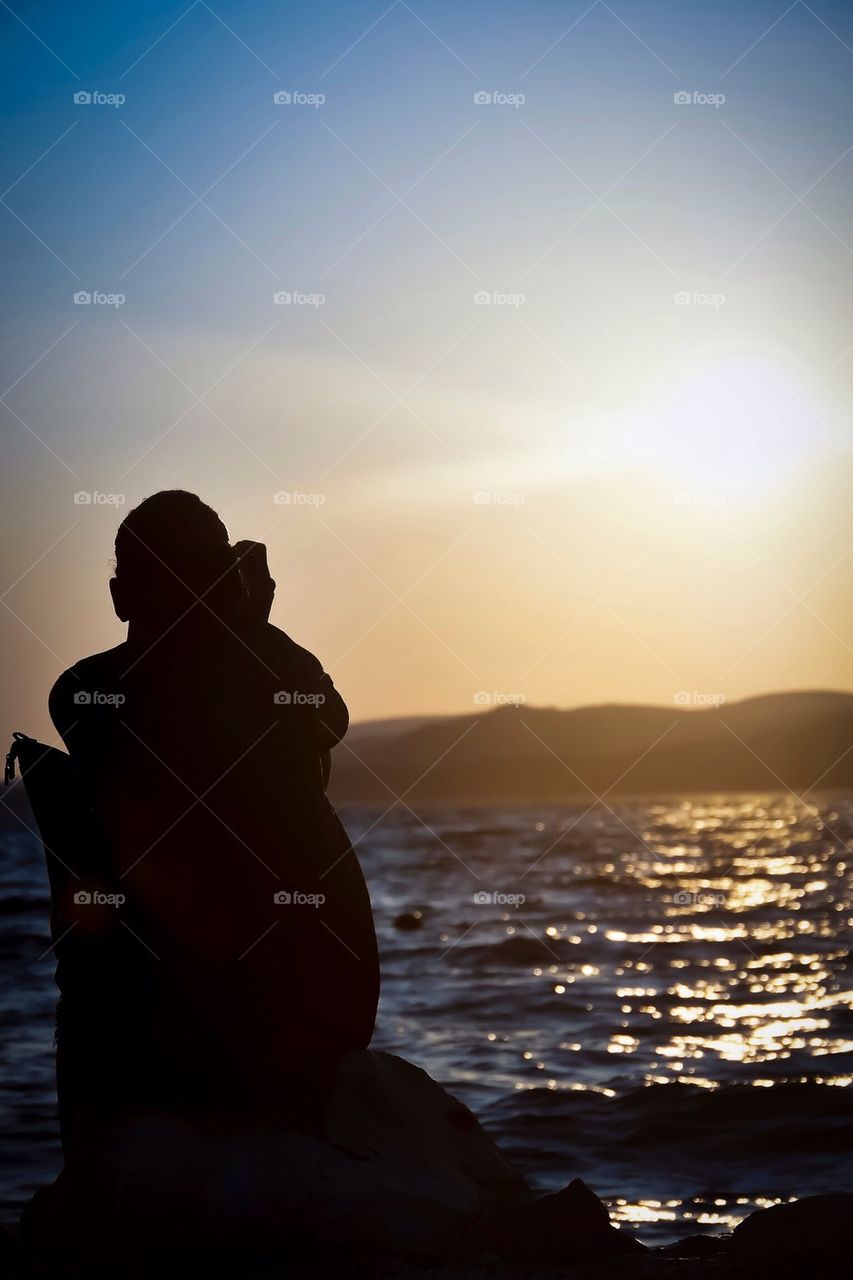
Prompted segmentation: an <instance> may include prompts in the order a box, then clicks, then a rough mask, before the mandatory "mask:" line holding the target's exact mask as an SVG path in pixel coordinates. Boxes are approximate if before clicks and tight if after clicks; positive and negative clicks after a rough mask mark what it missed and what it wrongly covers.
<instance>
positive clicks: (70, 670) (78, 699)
mask: <svg viewBox="0 0 853 1280" xmlns="http://www.w3.org/2000/svg"><path fill="white" fill-rule="evenodd" d="M126 656H127V645H126V643H122V644H117V645H116V646H115V647H114V648H112V649H105V650H104V651H103V653H93V654H90V656H89V657H87V658H80V659H79V661H77V662H75V663H73V664H72V665H71V666H70V667H67V668H66V670H65V671H63V672H62V675H61V676H59V678H58V679H57V680H56V681H55V683H54V685H53V688H52V689H51V691H50V694H49V697H48V709H49V711H50V718H51V720H52V721H53V723H54V725H55V726H56V728H57V729H58V730H59V731H60V732H62V723H67V719H68V712H69V711H70V710H71V709H73V708H74V709H76V708H79V707H81V706H90V705H92V703H93V701H94V700H95V698H96V697H98V696H100V695H104V696H106V695H109V694H115V693H116V686H117V685H118V684H119V683H120V681H121V677H122V674H123V672H124V669H125V663H124V661H123V660H124V659H125V658H126Z"/></svg>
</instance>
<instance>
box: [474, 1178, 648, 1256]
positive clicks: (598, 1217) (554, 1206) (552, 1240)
mask: <svg viewBox="0 0 853 1280" xmlns="http://www.w3.org/2000/svg"><path fill="white" fill-rule="evenodd" d="M492 1229H493V1230H494V1232H495V1234H496V1236H497V1238H498V1239H499V1240H500V1241H501V1244H502V1248H503V1250H504V1252H506V1253H508V1254H510V1255H512V1256H516V1257H519V1258H524V1259H525V1260H533V1261H537V1262H562V1263H565V1262H586V1261H588V1260H590V1259H593V1258H606V1257H613V1256H616V1255H621V1254H647V1253H648V1250H647V1249H646V1247H645V1245H642V1244H640V1243H639V1241H638V1240H635V1239H634V1237H633V1236H630V1235H628V1234H627V1232H625V1231H620V1230H618V1229H617V1228H616V1227H614V1226H613V1224H612V1223H611V1221H610V1215H609V1214H608V1212H607V1207H606V1205H604V1204H603V1203H602V1201H601V1200H599V1198H598V1196H597V1195H596V1194H595V1193H594V1192H593V1191H591V1190H590V1188H589V1187H588V1186H587V1185H586V1183H585V1182H583V1181H582V1180H581V1179H580V1178H575V1179H574V1180H573V1181H572V1182H570V1183H569V1185H568V1186H567V1187H564V1188H563V1190H562V1191H558V1192H557V1193H556V1194H555V1195H550V1196H543V1197H542V1198H541V1199H538V1200H532V1199H531V1200H530V1201H528V1202H527V1203H525V1204H523V1205H520V1206H518V1207H517V1208H514V1209H512V1210H509V1211H507V1210H505V1211H504V1213H503V1215H502V1219H501V1221H500V1222H495V1223H493V1226H492Z"/></svg>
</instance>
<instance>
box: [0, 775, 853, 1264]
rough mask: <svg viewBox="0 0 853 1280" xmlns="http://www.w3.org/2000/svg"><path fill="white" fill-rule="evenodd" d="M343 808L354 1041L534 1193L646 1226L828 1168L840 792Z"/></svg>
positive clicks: (846, 1000)
mask: <svg viewBox="0 0 853 1280" xmlns="http://www.w3.org/2000/svg"><path fill="white" fill-rule="evenodd" d="M343 816H344V818H345V820H346V821H347V825H348V829H349V830H350V833H351V836H352V838H353V840H354V841H355V842H356V845H357V848H358V852H359V855H360V857H361V859H362V862H363V865H364V868H365V871H366V873H367V876H368V880H369V883H370V887H371V893H372V897H373V902H374V909H375V912H376V917H377V927H378V931H379V935H380V943H381V948H382V957H383V992H382V1001H381V1006H380V1020H379V1026H378V1030H377V1036H376V1041H375V1044H376V1047H378V1048H385V1049H389V1050H391V1051H393V1052H396V1053H401V1054H403V1055H404V1056H406V1057H408V1058H410V1059H412V1060H413V1061H415V1062H417V1063H419V1064H420V1065H422V1066H424V1067H425V1068H426V1069H427V1070H428V1071H429V1072H430V1073H431V1074H432V1075H433V1076H435V1077H436V1078H437V1079H439V1080H440V1081H441V1082H442V1083H443V1084H445V1085H447V1086H448V1087H450V1088H451V1090H452V1091H453V1092H455V1093H456V1094H457V1095H458V1096H460V1097H461V1098H463V1099H464V1100H465V1101H466V1102H467V1103H468V1104H469V1105H471V1106H472V1107H473V1108H474V1109H475V1110H476V1111H477V1112H478V1113H479V1114H480V1115H481V1116H482V1118H483V1120H484V1123H485V1124H486V1126H487V1127H488V1128H489V1130H490V1131H491V1132H492V1133H493V1134H494V1135H495V1136H496V1137H497V1138H498V1140H499V1141H500V1142H501V1143H502V1144H504V1145H505V1146H506V1148H507V1150H508V1151H509V1152H510V1153H511V1155H512V1156H513V1157H514V1158H515V1159H516V1160H517V1161H518V1163H519V1164H520V1165H521V1166H522V1167H523V1168H524V1170H525V1172H526V1173H527V1174H528V1175H529V1176H530V1177H531V1179H532V1180H533V1181H534V1182H535V1183H536V1184H537V1185H539V1186H541V1187H547V1188H552V1187H557V1186H559V1185H562V1184H564V1183H565V1182H567V1181H568V1180H569V1179H570V1178H572V1177H576V1176H580V1177H583V1178H585V1179H586V1180H587V1181H588V1182H589V1183H590V1184H591V1185H592V1186H593V1187H594V1189H595V1190H596V1191H598V1192H599V1194H601V1195H603V1196H604V1197H605V1198H607V1199H608V1201H609V1203H610V1204H611V1206H612V1208H613V1212H614V1216H615V1217H616V1218H617V1220H622V1221H625V1222H630V1223H634V1224H636V1225H638V1227H639V1230H640V1234H641V1236H642V1238H644V1239H646V1240H647V1241H656V1240H660V1239H664V1238H672V1237H674V1236H675V1235H677V1234H678V1233H679V1232H681V1231H683V1229H684V1228H685V1227H689V1226H691V1225H694V1224H697V1223H698V1224H701V1225H708V1226H710V1225H715V1226H730V1225H732V1224H733V1223H734V1222H736V1221H737V1220H738V1219H740V1218H741V1217H743V1216H744V1215H745V1214H746V1213H748V1212H750V1211H751V1210H752V1209H753V1208H754V1207H756V1206H757V1205H764V1204H768V1203H772V1202H774V1201H776V1200H779V1199H788V1198H790V1197H792V1196H800V1195H804V1194H808V1193H814V1192H819V1191H830V1190H838V1189H843V1188H844V1187H845V1186H846V1185H848V1184H849V1182H850V1172H851V1169H850V1163H849V1159H850V1158H849V1156H847V1164H846V1166H845V1163H844V1161H845V1152H849V1151H850V1150H851V1148H853V1142H851V1138H853V1132H851V1131H853V1121H851V1115H850V1110H851V1109H850V1105H849V1098H850V1096H851V1095H850V1094H849V1093H848V1092H847V1088H846V1086H849V1085H850V1083H851V1081H852V1080H853V1013H851V1002H850V996H851V992H850V990H849V985H848V982H849V980H848V979H847V977H846V960H847V945H846V941H845V939H846V937H847V935H848V933H849V928H850V925H851V921H853V904H851V895H850V881H851V868H850V864H851V858H850V854H849V852H848V842H849V840H850V838H851V836H853V801H851V800H850V799H849V798H847V797H844V798H837V797H836V798H822V799H821V800H819V801H816V803H815V804H813V805H809V804H805V803H804V802H802V801H800V800H798V799H795V798H794V797H782V796H779V797H755V796H749V797H746V796H738V797H717V798H708V797H704V798H694V799H682V798H678V799H672V800H661V801H657V802H649V801H645V800H644V801H636V802H619V803H615V802H614V804H613V806H612V808H611V807H607V806H601V805H597V806H596V807H595V808H594V809H586V808H585V807H584V806H583V805H574V806H566V807H562V808H551V809H548V810H544V811H543V810H541V809H539V810H536V811H533V810H529V809H523V808H515V809H507V810H500V811H499V810H495V809H490V810H482V809H481V810H471V809H469V810H445V811H436V810H433V811H431V812H424V813H423V814H422V815H420V817H419V818H416V817H415V816H414V815H412V814H411V813H409V812H407V811H401V810H400V809H396V810H395V811H394V812H393V813H391V814H382V813H381V812H380V811H376V812H373V811H368V810H353V811H351V812H349V813H344V815H343ZM0 835H2V839H3V852H4V856H3V866H2V871H0V890H2V896H1V897H0V945H2V947H3V951H4V960H5V970H6V973H7V975H8V982H7V985H6V990H5V992H4V994H3V995H2V997H0V1021H2V1030H3V1043H4V1048H3V1061H4V1067H5V1071H4V1083H3V1085H2V1089H0V1118H2V1124H3V1130H4V1133H5V1149H6V1152H7V1157H8V1159H7V1170H6V1173H5V1176H4V1177H3V1179H2V1182H0V1196H1V1197H2V1200H3V1203H4V1205H5V1207H6V1209H7V1212H8V1210H9V1209H10V1208H12V1207H13V1206H17V1205H20V1203H21V1201H22V1200H23V1199H25V1198H26V1196H27V1195H28V1194H29V1192H30V1191H31V1190H32V1189H33V1188H34V1187H35V1186H36V1185H38V1184H39V1183H40V1182H43V1181H45V1180H47V1179H48V1178H49V1177H51V1176H52V1174H53V1173H54V1171H55V1170H56V1168H57V1165H58V1143H57V1140H56V1135H55V1115H54V1108H53V1100H52V1076H51V1071H52V1063H51V1060H50V1040H51V1029H52V1000H53V992H52V989H51V970H52V966H51V962H50V957H49V956H47V957H44V956H43V954H42V953H43V952H44V950H45V948H46V947H47V945H48V941H49V940H48V938H47V920H46V911H47V896H46V888H45V880H44V873H43V869H42V867H41V862H40V854H39V850H38V846H37V844H36V842H35V841H34V840H33V839H32V837H31V836H29V835H28V834H27V833H26V832H25V831H24V830H23V829H22V828H20V827H18V826H16V825H15V823H14V822H13V820H11V819H9V820H8V821H6V822H5V823H4V825H3V827H2V829H0ZM415 912H420V913H421V915H420V917H418V916H416V915H415V916H414V918H409V919H407V920H405V921H403V922H402V923H403V924H407V925H408V926H410V927H408V928H401V927H398V924H397V923H396V922H397V921H398V919H399V917H400V916H401V915H404V914H407V915H408V916H412V915H413V913H415Z"/></svg>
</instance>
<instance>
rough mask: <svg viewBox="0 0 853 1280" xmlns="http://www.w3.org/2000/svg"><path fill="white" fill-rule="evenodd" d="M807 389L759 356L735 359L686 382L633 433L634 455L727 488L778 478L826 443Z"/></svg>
mask: <svg viewBox="0 0 853 1280" xmlns="http://www.w3.org/2000/svg"><path fill="white" fill-rule="evenodd" d="M823 435H824V431H823V429H822V427H821V424H820V422H819V421H818V420H817V419H816V417H815V415H814V413H813V412H812V411H811V410H810V409H809V407H808V406H807V404H806V403H805V398H804V396H803V394H802V392H801V391H799V390H798V389H797V388H796V387H794V386H793V385H792V383H791V381H790V380H789V379H787V378H785V377H784V376H783V374H782V373H781V371H777V370H774V369H773V368H771V367H770V366H769V365H765V364H763V363H761V362H759V361H756V360H750V361H746V360H741V361H727V362H725V363H719V364H716V365H714V366H712V367H708V368H706V369H705V370H703V371H702V372H701V373H699V374H697V375H695V376H693V377H691V378H689V379H687V380H684V381H682V382H680V383H679V384H678V385H677V386H675V387H674V388H673V389H672V390H671V391H670V393H669V394H668V395H667V396H666V397H665V398H662V399H661V400H660V401H659V404H658V405H657V406H656V407H655V408H654V409H652V410H651V411H649V412H647V413H644V414H642V415H640V416H639V417H637V418H635V419H634V420H633V422H632V424H631V428H630V429H629V431H628V432H627V433H626V438H625V445H626V452H627V454H628V455H629V456H628V457H626V461H634V462H641V463H643V464H644V465H646V466H649V467H652V468H653V469H654V470H655V472H656V473H657V474H658V475H661V474H662V475H666V476H669V477H671V478H672V479H673V481H675V482H677V483H679V484H687V485H691V486H695V487H697V488H701V489H703V490H707V491H709V492H710V491H714V492H718V493H725V494H736V493H745V492H749V491H759V490H763V489H766V488H768V487H771V486H772V485H774V484H776V483H778V482H779V481H780V480H781V479H782V478H783V477H784V476H785V475H786V474H788V473H790V472H791V471H792V469H793V468H794V467H796V465H797V464H798V463H799V462H801V461H803V460H804V459H805V458H806V457H807V456H808V455H809V454H813V453H814V452H815V450H816V448H818V447H819V446H820V444H821V443H822V437H823Z"/></svg>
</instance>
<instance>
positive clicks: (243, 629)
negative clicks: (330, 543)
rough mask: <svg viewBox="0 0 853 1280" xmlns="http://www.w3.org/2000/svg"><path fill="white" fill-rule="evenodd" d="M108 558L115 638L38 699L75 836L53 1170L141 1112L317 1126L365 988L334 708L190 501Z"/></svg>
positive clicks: (145, 516) (152, 517) (364, 1026)
mask: <svg viewBox="0 0 853 1280" xmlns="http://www.w3.org/2000/svg"><path fill="white" fill-rule="evenodd" d="M115 553H116V571H115V576H114V578H113V579H112V580H111V582H110V590H111V593H112V598H113V603H114V606H115V610H116V613H117V615H118V617H119V618H120V619H121V620H122V621H124V622H126V623H127V624H128V631H127V639H126V640H125V642H124V643H123V644H120V645H118V646H117V647H116V648H114V649H109V650H107V651H106V652H105V653H100V654H97V655H95V656H93V657H90V658H85V659H83V660H82V661H81V662H78V663H76V664H75V666H73V667H72V668H70V670H68V671H66V672H65V673H64V674H63V675H62V676H61V677H60V679H59V680H58V681H57V683H56V685H55V687H54V689H53V691H52V693H51V697H50V711H51V716H52V718H53V721H54V724H55V725H56V728H57V730H58V731H59V733H60V734H61V735H62V737H63V739H64V741H65V743H66V745H67V747H68V750H69V752H70V754H71V757H72V761H73V763H74V765H75V768H76V770H77V777H78V779H79V782H78V785H79V787H80V789H81V794H82V796H83V797H84V798H85V800H86V801H87V803H88V804H89V806H90V808H91V813H92V819H93V837H92V843H91V850H90V853H89V854H88V855H87V866H86V867H85V869H84V873H83V874H82V875H81V878H80V880H79V881H77V880H75V881H74V882H73V884H72V887H71V889H70V890H69V901H68V903H66V904H64V910H65V914H66V918H67V921H68V928H69V931H68V933H67V935H66V936H65V938H64V939H63V941H62V942H61V943H60V944H59V946H58V947H57V954H58V957H59V965H58V981H59V984H60V988H61V991H62V998H61V1001H60V1012H59V1020H58V1037H57V1041H58V1069H59V1090H60V1110H61V1113H62V1115H61V1118H62V1130H63V1141H64V1144H65V1146H66V1150H67V1151H72V1152H73V1151H74V1150H75V1149H80V1148H81V1146H82V1147H88V1146H90V1145H91V1144H92V1143H93V1142H95V1143H96V1142H97V1135H98V1133H99V1132H100V1131H101V1130H102V1129H103V1127H104V1126H105V1125H109V1124H111V1123H112V1122H114V1121H115V1120H116V1119H117V1118H118V1119H120V1118H121V1116H122V1115H125V1114H127V1113H131V1112H132V1113H139V1112H140V1111H141V1112H144V1111H146V1110H148V1109H157V1110H161V1111H168V1112H172V1113H179V1114H181V1115H184V1116H186V1115H188V1114H189V1115H192V1114H196V1115H210V1114H211V1113H217V1114H220V1115H222V1114H234V1115H237V1116H239V1115H245V1114H247V1113H248V1114H250V1115H251V1116H252V1117H253V1118H255V1119H256V1118H257V1117H265V1116H269V1117H270V1118H271V1119H274V1120H277V1121H278V1120H284V1121H285V1122H286V1123H287V1124H288V1125H302V1126H304V1127H308V1128H311V1127H314V1126H316V1125H317V1124H318V1115H319V1109H320V1108H321V1106H322V1102H323V1098H324V1096H325V1094H326V1092H327V1090H328V1088H329V1085H330V1082H331V1079H332V1075H333V1072H334V1067H335V1063H336V1061H337V1060H338V1058H339V1057H340V1055H341V1054H342V1053H344V1052H346V1051H347V1050H348V1049H351V1048H360V1047H364V1046H366V1045H367V1044H368V1042H369V1040H370V1037H371V1034H372V1030H373V1023H374V1017H375V1012H376V1003H377V999H378V989H379V975H378V963H377V953H376V941H375V936H374V931H373V921H372V914H371V909H370V902H369V899H368V895H367V889H366V886H365V884H364V880H363V878H362V875H361V870H360V868H359V865H358V862H357V859H356V857H355V854H354V852H353V850H352V848H351V847H350V844H349V841H348V839H347V837H346V834H345V833H344V831H343V828H342V827H341V825H340V822H339V821H338V819H337V817H336V815H335V812H334V810H333V809H332V807H331V805H330V804H329V801H328V800H327V798H326V795H325V788H324V778H323V768H322V758H323V755H324V753H326V752H328V750H329V749H330V747H331V746H333V745H334V744H335V743H336V742H337V741H338V740H339V739H340V738H341V737H342V736H343V734H344V733H345V731H346V728H347V721H348V717H347V711H346V707H345V705H344V703H343V701H342V699H341V698H340V695H339V694H338V693H337V692H336V691H335V689H334V686H333V685H332V682H331V680H330V679H329V677H328V676H327V675H325V674H324V672H323V669H322V667H321V665H320V663H319V662H318V661H317V659H316V658H315V657H314V656H313V655H312V654H310V653H308V652H307V651H306V650H305V649H302V648H300V646H299V645H297V644H295V643H294V642H293V641H292V640H290V639H289V638H288V637H287V636H286V635H285V634H284V633H283V632H281V631H279V630H277V629H276V628H275V627H272V626H269V625H268V624H267V623H266V621H265V620H264V613H265V611H264V610H262V611H260V613H259V611H258V609H257V608H256V607H254V605H253V601H252V600H251V599H250V598H249V594H248V585H249V583H250V580H249V577H248V576H247V575H246V574H245V573H243V572H241V568H240V561H239V557H238V555H237V553H236V551H235V550H234V548H232V547H231V546H230V545H229V540H228V534H227V531H226V529H225V526H224V525H223V523H222V521H221V520H220V519H219V517H218V516H217V515H216V513H215V512H214V511H212V510H211V508H210V507H208V506H206V505H205V504H204V503H203V502H201V501H200V500H199V499H198V498H197V497H195V496H194V495H192V494H189V493H184V492H181V491H169V492H163V493H158V494H155V495H154V496H153V497H151V498H148V499H147V500H146V501H145V502H143V503H141V504H140V506H138V507H137V508H136V509H135V510H133V511H131V512H130V513H129V514H128V516H127V517H126V518H125V519H124V521H123V522H122V524H121V526H120V527H119V530H118V535H117V537H116V545H115ZM273 585H274V584H273ZM72 890H73V892H72ZM122 899H123V900H122Z"/></svg>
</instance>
